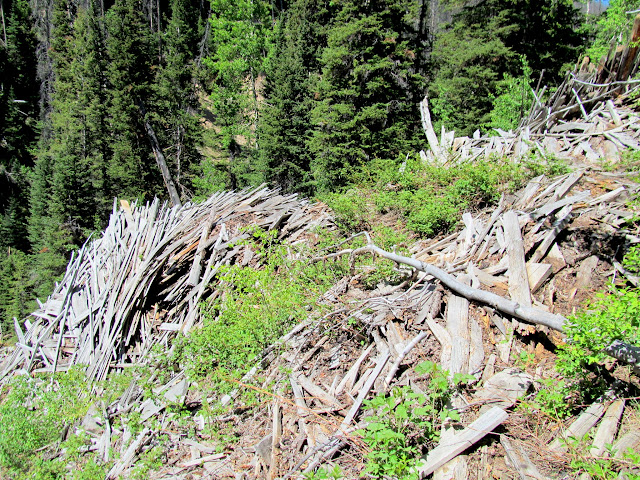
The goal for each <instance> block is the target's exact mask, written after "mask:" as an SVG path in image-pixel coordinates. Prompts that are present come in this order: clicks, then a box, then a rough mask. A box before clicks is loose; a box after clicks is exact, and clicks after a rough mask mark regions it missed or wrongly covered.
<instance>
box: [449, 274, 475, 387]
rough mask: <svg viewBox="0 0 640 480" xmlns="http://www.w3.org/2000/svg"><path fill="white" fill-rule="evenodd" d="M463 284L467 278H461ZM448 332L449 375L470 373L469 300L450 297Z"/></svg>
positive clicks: (454, 296) (455, 296)
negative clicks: (449, 342)
mask: <svg viewBox="0 0 640 480" xmlns="http://www.w3.org/2000/svg"><path fill="white" fill-rule="evenodd" d="M460 280H461V281H462V282H463V283H466V281H468V278H467V277H466V276H463V277H462V278H460ZM447 331H448V332H449V335H450V337H451V363H450V366H449V374H450V375H452V376H453V375H455V374H456V373H468V371H469V340H470V338H469V300H467V299H466V298H464V297H459V296H457V295H450V296H449V301H448V306H447Z"/></svg>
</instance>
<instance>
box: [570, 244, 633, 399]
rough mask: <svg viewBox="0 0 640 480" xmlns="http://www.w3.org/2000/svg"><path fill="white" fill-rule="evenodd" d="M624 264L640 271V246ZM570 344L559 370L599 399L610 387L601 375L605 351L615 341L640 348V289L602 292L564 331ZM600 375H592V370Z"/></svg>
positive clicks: (626, 258) (576, 384)
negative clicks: (598, 396)
mask: <svg viewBox="0 0 640 480" xmlns="http://www.w3.org/2000/svg"><path fill="white" fill-rule="evenodd" d="M623 263H624V265H625V266H626V267H627V268H628V269H629V270H630V271H632V272H637V271H638V269H639V268H640V247H633V248H631V249H630V250H629V252H628V253H627V254H626V256H625V259H624V261H623ZM564 331H565V333H566V334H567V343H566V344H565V345H563V346H562V347H561V348H560V351H559V354H558V363H557V366H558V369H559V371H560V372H561V373H563V374H564V375H566V376H567V377H569V378H570V379H575V380H574V385H573V388H574V389H577V390H579V391H580V392H581V393H582V394H584V395H588V396H592V397H593V396H597V395H599V394H600V393H602V391H603V390H604V389H605V388H606V387H607V385H606V384H605V380H604V379H603V378H602V376H601V375H598V374H597V372H598V371H600V370H601V369H602V368H604V363H605V361H606V360H607V358H609V357H608V355H607V354H606V353H605V352H604V351H603V350H604V348H605V347H607V346H609V345H610V344H611V343H612V342H613V341H614V340H622V341H624V342H626V343H628V344H631V345H635V346H640V289H637V288H618V287H615V286H611V287H610V291H609V292H608V293H599V294H597V295H596V299H595V301H594V302H593V303H592V304H591V305H589V306H588V308H587V309H586V310H584V311H583V312H580V313H578V314H577V315H575V316H574V317H572V318H570V321H569V323H568V324H567V325H566V326H565V328H564ZM592 370H593V371H595V372H596V375H595V376H593V375H590V372H591V371H592Z"/></svg>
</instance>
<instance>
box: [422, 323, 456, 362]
mask: <svg viewBox="0 0 640 480" xmlns="http://www.w3.org/2000/svg"><path fill="white" fill-rule="evenodd" d="M426 324H427V326H428V327H429V329H430V330H431V333H433V336H434V337H436V339H437V340H438V342H440V347H441V348H442V352H441V354H440V366H441V367H442V369H443V370H447V371H449V370H450V369H451V348H452V342H451V335H450V334H449V332H448V331H447V329H446V328H444V327H443V326H442V325H439V324H438V323H437V322H436V321H435V320H433V319H432V318H427V319H426Z"/></svg>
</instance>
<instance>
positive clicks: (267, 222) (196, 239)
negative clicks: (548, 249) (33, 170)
mask: <svg viewBox="0 0 640 480" xmlns="http://www.w3.org/2000/svg"><path fill="white" fill-rule="evenodd" d="M330 219H331V217H330V215H329V213H328V212H327V209H326V207H323V206H322V205H311V204H310V203H309V202H307V201H303V200H300V199H298V197H297V196H296V195H286V196H283V195H280V194H279V193H278V192H276V191H273V190H269V189H268V188H265V187H258V188H257V189H253V190H246V191H241V192H230V193H229V192H227V193H219V194H216V195H214V196H212V197H211V198H209V199H208V200H207V201H206V202H203V203H200V204H191V203H189V204H186V205H184V206H180V207H173V208H170V207H169V206H167V204H163V205H161V204H160V202H159V201H158V200H157V199H156V200H155V201H154V202H153V203H151V204H150V205H149V204H147V205H145V206H140V207H136V206H135V205H134V206H129V204H128V203H127V202H122V208H120V209H118V208H117V205H116V204H114V206H113V214H112V215H111V219H110V222H109V226H108V227H107V229H106V230H105V232H104V234H103V235H102V238H100V239H98V240H95V241H88V242H87V244H86V245H84V246H83V247H82V248H81V249H80V250H79V251H78V252H77V253H76V254H74V256H73V257H72V259H71V261H70V262H69V265H68V267H67V272H66V274H65V276H64V278H63V279H62V281H61V282H60V283H59V284H58V285H57V287H56V289H55V291H54V292H53V294H52V295H51V296H50V297H49V299H48V300H47V301H46V302H45V303H44V304H42V305H41V307H40V309H39V310H37V311H35V312H33V314H32V315H31V317H29V318H28V319H27V320H26V321H25V322H24V327H25V329H26V331H23V328H22V327H21V326H20V324H19V323H18V322H17V320H16V321H15V328H16V333H17V336H18V343H17V348H16V349H15V350H14V351H13V353H12V354H11V355H10V356H9V357H8V359H7V360H6V361H5V362H4V363H3V365H2V368H0V379H2V378H3V377H5V376H6V375H8V374H10V373H14V372H15V371H22V372H32V371H33V372H51V371H64V370H66V369H68V368H69V367H70V366H72V365H86V366H87V370H86V374H87V378H88V379H89V380H90V381H93V380H103V379H105V378H106V376H107V374H108V373H109V371H110V370H112V369H113V368H118V369H120V368H123V367H126V366H127V365H129V366H130V365H133V364H136V363H138V362H139V361H140V360H141V359H144V358H145V357H146V355H147V354H148V353H149V351H150V350H151V348H152V347H153V346H154V345H155V344H158V343H159V344H161V345H164V346H167V345H168V342H169V341H170V339H171V338H172V337H173V336H175V335H176V332H184V333H186V332H188V331H189V330H190V329H191V328H192V327H193V326H194V325H198V323H199V322H200V312H199V307H198V306H199V303H200V301H201V300H205V299H208V298H211V297H214V296H215V295H217V294H218V293H219V292H216V291H215V284H213V283H211V280H212V279H213V278H214V276H215V274H216V272H217V270H218V269H219V267H220V266H221V265H229V264H232V263H233V264H240V265H247V264H249V263H250V262H252V260H253V263H252V264H255V263H256V260H255V259H253V252H252V250H251V249H250V248H248V247H246V246H245V245H243V244H241V240H243V239H246V238H248V237H249V235H250V233H249V232H247V231H246V229H247V227H248V228H255V227H259V228H263V229H267V230H274V229H275V230H277V231H278V236H279V238H280V239H283V240H286V241H288V242H291V243H295V242H297V241H302V240H304V236H305V234H306V233H308V232H310V231H312V230H313V229H314V228H316V227H321V226H329V225H330V224H331V222H330Z"/></svg>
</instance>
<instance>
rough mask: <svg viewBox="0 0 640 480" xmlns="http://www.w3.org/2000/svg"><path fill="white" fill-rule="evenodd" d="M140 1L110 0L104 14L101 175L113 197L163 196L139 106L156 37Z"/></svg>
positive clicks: (149, 84) (148, 97)
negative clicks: (107, 136) (105, 126)
mask: <svg viewBox="0 0 640 480" xmlns="http://www.w3.org/2000/svg"><path fill="white" fill-rule="evenodd" d="M142 12H143V8H142V2H141V1H140V0H116V2H115V4H114V5H113V6H112V7H111V8H110V9H109V11H108V12H107V14H106V24H107V41H106V44H107V53H108V58H109V64H108V68H107V81H108V89H107V92H108V100H107V105H108V118H109V129H110V130H111V132H112V133H111V149H112V155H111V158H110V159H109V162H108V166H107V175H108V177H109V180H110V182H111V184H112V185H113V187H114V189H117V192H114V193H117V194H118V196H120V197H129V198H150V197H153V196H154V195H155V196H163V195H164V188H163V186H162V180H161V177H160V175H159V172H158V168H157V166H156V165H155V161H154V159H153V157H152V154H151V148H150V147H149V140H148V138H147V134H146V130H145V125H144V117H143V116H142V115H141V112H140V105H141V104H145V105H146V104H150V103H152V99H153V80H154V69H155V68H157V51H158V49H157V38H154V36H153V35H152V34H151V31H150V30H149V26H148V25H147V21H146V19H145V17H144V15H143V13H142Z"/></svg>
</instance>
